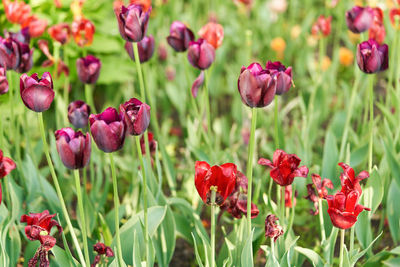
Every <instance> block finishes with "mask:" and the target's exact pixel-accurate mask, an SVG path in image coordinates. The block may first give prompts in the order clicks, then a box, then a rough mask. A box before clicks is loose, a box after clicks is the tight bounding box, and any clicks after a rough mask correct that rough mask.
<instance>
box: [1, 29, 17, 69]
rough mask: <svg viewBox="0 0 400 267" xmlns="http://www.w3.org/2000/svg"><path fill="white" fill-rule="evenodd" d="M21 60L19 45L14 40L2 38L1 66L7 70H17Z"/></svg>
mask: <svg viewBox="0 0 400 267" xmlns="http://www.w3.org/2000/svg"><path fill="white" fill-rule="evenodd" d="M20 60H21V53H20V48H19V44H18V42H17V41H15V40H14V39H12V38H7V39H3V38H1V37H0V65H1V66H3V67H5V68H6V69H7V70H15V69H16V68H17V67H18V65H19V62H20Z"/></svg>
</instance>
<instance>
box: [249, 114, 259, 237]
mask: <svg viewBox="0 0 400 267" xmlns="http://www.w3.org/2000/svg"><path fill="white" fill-rule="evenodd" d="M256 124H257V108H252V109H251V132H250V141H249V149H248V157H247V169H246V176H247V179H248V190H247V228H248V234H250V233H251V200H252V198H251V193H252V185H253V184H252V183H253V158H254V144H255V132H256Z"/></svg>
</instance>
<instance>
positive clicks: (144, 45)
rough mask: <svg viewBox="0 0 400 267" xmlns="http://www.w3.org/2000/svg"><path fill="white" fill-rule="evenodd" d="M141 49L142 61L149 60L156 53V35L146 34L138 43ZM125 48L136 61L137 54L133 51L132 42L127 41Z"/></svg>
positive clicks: (139, 49)
mask: <svg viewBox="0 0 400 267" xmlns="http://www.w3.org/2000/svg"><path fill="white" fill-rule="evenodd" d="M137 45H138V51H139V60H140V63H144V62H146V61H148V60H149V59H150V58H151V57H152V56H153V53H154V37H153V35H151V34H150V35H149V36H145V37H144V38H143V40H142V41H140V42H138V43H137ZM125 50H126V52H128V55H129V56H130V58H131V59H132V60H133V61H135V55H134V53H133V47H132V43H131V42H126V43H125Z"/></svg>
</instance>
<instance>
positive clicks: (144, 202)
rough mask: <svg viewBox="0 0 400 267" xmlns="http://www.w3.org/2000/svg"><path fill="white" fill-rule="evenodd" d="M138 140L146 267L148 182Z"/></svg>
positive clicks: (147, 248) (138, 138)
mask: <svg viewBox="0 0 400 267" xmlns="http://www.w3.org/2000/svg"><path fill="white" fill-rule="evenodd" d="M135 139H136V149H137V152H138V156H139V161H140V166H141V168H142V178H143V214H144V244H145V246H146V266H149V245H148V243H149V241H148V236H149V229H148V222H147V182H146V170H145V168H144V161H143V156H142V150H141V148H140V137H139V136H135Z"/></svg>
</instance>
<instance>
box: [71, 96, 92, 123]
mask: <svg viewBox="0 0 400 267" xmlns="http://www.w3.org/2000/svg"><path fill="white" fill-rule="evenodd" d="M89 114H90V106H89V105H88V104H86V103H85V102H83V101H82V100H76V101H74V102H71V103H70V104H69V105H68V120H69V122H70V123H71V124H72V125H73V126H74V127H76V128H85V127H86V126H87V125H88V120H89Z"/></svg>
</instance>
